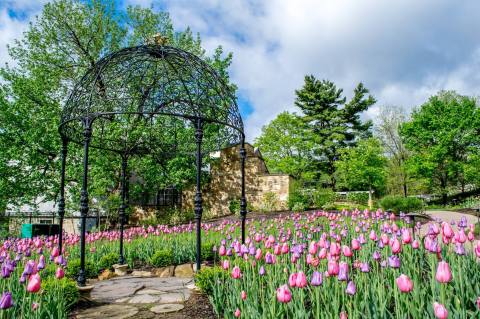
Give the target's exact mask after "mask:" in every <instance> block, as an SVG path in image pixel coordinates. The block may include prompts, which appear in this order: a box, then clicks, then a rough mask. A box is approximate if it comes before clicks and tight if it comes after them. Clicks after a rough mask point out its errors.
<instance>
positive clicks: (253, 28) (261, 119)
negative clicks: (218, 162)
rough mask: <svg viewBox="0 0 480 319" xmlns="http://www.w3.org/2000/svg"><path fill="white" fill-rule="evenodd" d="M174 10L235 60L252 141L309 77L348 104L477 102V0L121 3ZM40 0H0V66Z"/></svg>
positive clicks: (181, 23)
mask: <svg viewBox="0 0 480 319" xmlns="http://www.w3.org/2000/svg"><path fill="white" fill-rule="evenodd" d="M127 4H139V5H142V6H153V8H154V9H158V10H167V11H169V12H170V14H171V17H172V19H173V22H174V24H175V26H176V28H177V29H180V30H181V29H184V28H185V27H186V26H190V27H191V28H192V29H193V31H194V32H199V33H200V34H201V37H202V40H203V42H204V46H205V47H206V49H207V50H208V51H211V50H213V49H214V48H215V47H216V46H218V45H222V46H223V47H224V48H225V49H226V50H227V51H231V52H233V54H234V62H233V65H232V67H231V77H232V79H233V81H234V82H235V83H236V84H237V85H238V87H239V92H238V98H239V104H240V106H241V111H242V114H243V116H244V121H245V125H246V130H247V135H248V138H249V139H250V140H253V138H254V137H255V136H258V134H259V133H260V130H261V127H262V125H265V124H266V123H268V122H269V121H270V120H272V119H273V118H274V117H275V116H276V114H278V113H279V112H281V111H283V110H292V111H295V107H294V106H293V101H294V98H295V95H294V90H295V89H297V88H299V87H301V86H302V82H303V77H304V75H305V74H313V75H315V76H316V77H318V78H321V79H330V80H332V81H334V82H335V83H337V85H338V86H339V87H342V88H344V89H345V92H346V93H347V96H350V94H351V90H352V89H353V87H354V86H355V85H356V84H357V83H358V82H360V81H361V82H363V83H364V84H365V85H366V87H367V88H369V89H370V91H371V93H372V94H373V95H374V96H375V97H376V98H377V100H378V102H377V104H376V106H374V107H373V108H372V109H371V110H369V111H368V112H367V113H366V114H365V117H369V118H374V117H375V114H376V113H377V112H378V107H380V106H383V105H400V106H403V107H405V108H406V109H411V108H412V107H414V106H416V105H419V104H421V103H422V102H423V101H425V100H426V99H427V98H428V96H430V95H432V94H434V93H436V92H437V91H438V90H441V89H453V90H457V91H458V92H459V93H461V94H468V95H480V94H479V92H480V33H479V30H480V1H478V0H464V1H455V0H451V1H446V0H423V1H420V0H395V1H394V0H362V1H358V0H295V1H293V0H263V1H257V0H164V1H158V0H153V1H150V0H122V2H121V3H120V5H121V6H126V5H127ZM40 10H41V1H39V0H6V1H5V0H0V35H1V36H0V62H1V63H2V64H3V62H7V61H8V60H9V59H8V55H7V54H6V48H5V46H6V44H7V43H10V42H11V41H12V40H13V39H15V38H18V37H19V36H20V35H21V33H22V31H23V30H25V28H26V27H27V24H28V21H30V20H31V19H32V18H33V17H34V16H35V14H38V13H39V12H40Z"/></svg>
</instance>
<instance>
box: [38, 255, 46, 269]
mask: <svg viewBox="0 0 480 319" xmlns="http://www.w3.org/2000/svg"><path fill="white" fill-rule="evenodd" d="M44 268H45V256H44V255H41V256H40V261H39V262H38V265H37V269H44Z"/></svg>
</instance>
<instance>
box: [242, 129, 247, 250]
mask: <svg viewBox="0 0 480 319" xmlns="http://www.w3.org/2000/svg"><path fill="white" fill-rule="evenodd" d="M246 158H247V151H246V150H245V139H244V138H242V146H241V147H240V170H241V176H242V177H241V178H242V194H241V197H240V217H241V220H242V244H245V219H246V217H247V199H246V197H245V160H246Z"/></svg>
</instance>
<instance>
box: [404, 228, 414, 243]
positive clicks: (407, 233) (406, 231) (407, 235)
mask: <svg viewBox="0 0 480 319" xmlns="http://www.w3.org/2000/svg"><path fill="white" fill-rule="evenodd" d="M402 241H403V243H404V244H410V243H411V242H412V235H411V234H410V230H409V229H403V231H402Z"/></svg>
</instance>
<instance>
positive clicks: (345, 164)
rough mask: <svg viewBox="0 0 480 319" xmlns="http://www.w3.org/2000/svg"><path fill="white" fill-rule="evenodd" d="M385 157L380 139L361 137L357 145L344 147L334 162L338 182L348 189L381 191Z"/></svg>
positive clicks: (383, 181) (384, 174)
mask: <svg viewBox="0 0 480 319" xmlns="http://www.w3.org/2000/svg"><path fill="white" fill-rule="evenodd" d="M386 164H387V158H386V157H385V155H384V150H383V148H382V145H381V143H380V141H379V140H378V139H376V138H368V139H363V140H360V141H359V142H358V145H357V146H355V147H351V148H345V149H343V150H342V151H341V153H340V159H339V160H338V161H337V162H336V163H335V166H336V169H337V172H336V174H337V177H338V180H339V184H340V185H341V186H342V187H344V188H346V189H349V190H364V189H367V190H368V191H369V194H370V196H371V193H372V191H373V190H375V191H376V192H377V193H379V192H381V191H382V189H383V187H384V185H385V178H386V171H385V166H386Z"/></svg>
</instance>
